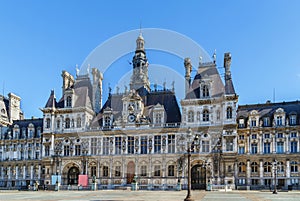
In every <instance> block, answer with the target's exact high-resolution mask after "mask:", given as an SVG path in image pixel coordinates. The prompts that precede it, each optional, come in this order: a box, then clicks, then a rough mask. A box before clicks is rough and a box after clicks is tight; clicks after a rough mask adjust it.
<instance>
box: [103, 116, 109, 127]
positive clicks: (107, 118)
mask: <svg viewBox="0 0 300 201" xmlns="http://www.w3.org/2000/svg"><path fill="white" fill-rule="evenodd" d="M104 126H106V127H108V126H110V117H105V118H104Z"/></svg>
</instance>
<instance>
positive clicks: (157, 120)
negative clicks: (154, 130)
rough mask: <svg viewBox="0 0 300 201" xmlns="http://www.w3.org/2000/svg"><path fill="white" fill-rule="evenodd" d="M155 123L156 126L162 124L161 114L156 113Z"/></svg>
mask: <svg viewBox="0 0 300 201" xmlns="http://www.w3.org/2000/svg"><path fill="white" fill-rule="evenodd" d="M155 123H156V124H161V123H162V121H161V113H156V114H155Z"/></svg>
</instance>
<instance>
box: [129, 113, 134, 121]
mask: <svg viewBox="0 0 300 201" xmlns="http://www.w3.org/2000/svg"><path fill="white" fill-rule="evenodd" d="M128 121H129V122H134V121H135V115H133V114H130V115H128Z"/></svg>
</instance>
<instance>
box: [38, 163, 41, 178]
mask: <svg viewBox="0 0 300 201" xmlns="http://www.w3.org/2000/svg"><path fill="white" fill-rule="evenodd" d="M38 179H39V180H40V179H41V164H39V171H38Z"/></svg>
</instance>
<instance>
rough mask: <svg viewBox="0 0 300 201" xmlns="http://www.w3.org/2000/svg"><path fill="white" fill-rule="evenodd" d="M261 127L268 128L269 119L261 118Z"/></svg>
mask: <svg viewBox="0 0 300 201" xmlns="http://www.w3.org/2000/svg"><path fill="white" fill-rule="evenodd" d="M263 126H264V127H267V126H270V118H269V117H264V118H263Z"/></svg>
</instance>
